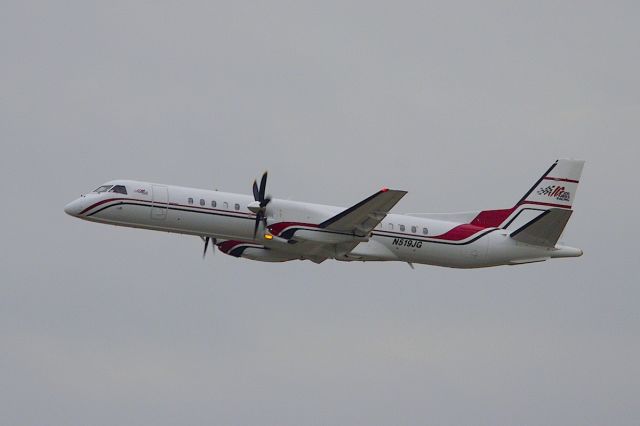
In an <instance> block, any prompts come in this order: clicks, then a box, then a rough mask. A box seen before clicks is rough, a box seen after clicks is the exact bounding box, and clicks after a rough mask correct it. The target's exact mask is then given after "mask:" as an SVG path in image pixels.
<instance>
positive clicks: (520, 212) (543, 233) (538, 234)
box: [471, 160, 584, 247]
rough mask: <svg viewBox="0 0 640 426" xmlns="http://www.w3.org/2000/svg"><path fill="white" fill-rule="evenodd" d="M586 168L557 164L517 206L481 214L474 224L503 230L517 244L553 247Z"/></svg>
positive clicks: (579, 163)
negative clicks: (520, 242) (519, 242)
mask: <svg viewBox="0 0 640 426" xmlns="http://www.w3.org/2000/svg"><path fill="white" fill-rule="evenodd" d="M583 166H584V161H582V160H557V161H556V162H555V163H553V164H552V165H551V167H549V169H548V170H547V171H546V172H545V173H544V174H543V175H542V177H540V179H538V180H537V181H536V183H535V184H534V185H533V186H532V187H531V189H529V191H527V193H525V194H524V196H523V197H522V198H521V199H520V201H518V202H517V203H516V205H515V206H513V207H512V208H510V209H502V210H485V211H482V212H480V213H479V214H478V215H477V216H476V217H475V218H474V219H473V221H471V224H472V225H477V226H483V227H496V228H502V229H505V230H507V231H509V232H510V235H511V237H513V238H514V239H516V240H519V241H522V242H527V243H530V244H536V245H543V246H547V247H553V246H554V245H555V244H556V242H557V241H558V239H559V238H560V236H561V235H562V231H563V230H564V227H565V225H566V224H567V221H568V220H569V217H570V216H571V213H572V210H571V206H572V205H573V202H574V200H575V197H576V190H577V189H578V182H579V181H580V175H581V174H582V167H583Z"/></svg>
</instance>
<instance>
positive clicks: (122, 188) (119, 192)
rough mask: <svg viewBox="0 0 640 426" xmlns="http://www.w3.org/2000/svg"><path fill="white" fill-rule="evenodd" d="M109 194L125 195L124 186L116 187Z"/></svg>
mask: <svg viewBox="0 0 640 426" xmlns="http://www.w3.org/2000/svg"><path fill="white" fill-rule="evenodd" d="M109 192H115V193H116V194H125V195H126V194H127V188H125V187H124V185H116V186H114V187H113V188H111V190H110V191H109Z"/></svg>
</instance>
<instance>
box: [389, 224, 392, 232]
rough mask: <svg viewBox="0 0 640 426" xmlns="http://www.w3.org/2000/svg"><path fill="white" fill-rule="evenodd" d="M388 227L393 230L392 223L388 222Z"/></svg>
mask: <svg viewBox="0 0 640 426" xmlns="http://www.w3.org/2000/svg"><path fill="white" fill-rule="evenodd" d="M389 229H391V230H392V231H393V223H389Z"/></svg>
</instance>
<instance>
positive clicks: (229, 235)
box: [64, 160, 584, 268]
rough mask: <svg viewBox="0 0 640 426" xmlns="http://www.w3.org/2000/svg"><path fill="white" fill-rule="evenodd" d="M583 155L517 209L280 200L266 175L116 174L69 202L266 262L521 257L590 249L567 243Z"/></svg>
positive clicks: (390, 193) (380, 197)
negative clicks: (185, 182) (186, 178)
mask: <svg viewBox="0 0 640 426" xmlns="http://www.w3.org/2000/svg"><path fill="white" fill-rule="evenodd" d="M583 165H584V161H577V160H558V161H556V162H555V163H554V164H553V165H552V166H551V167H550V168H549V169H548V170H547V171H546V172H545V173H544V174H543V175H542V177H541V178H540V179H539V180H538V181H537V182H536V183H535V184H534V185H533V186H532V187H531V189H529V191H527V192H526V193H525V194H524V196H523V197H522V198H521V199H520V201H518V202H517V203H516V204H515V205H514V206H513V207H511V208H507V209H500V210H485V211H476V212H468V213H439V214H419V215H401V214H393V213H390V210H391V209H392V208H393V207H394V206H395V205H396V203H398V201H400V199H401V198H402V197H404V195H405V194H406V193H407V192H406V191H399V190H394V189H387V188H383V189H381V190H379V191H378V192H376V193H375V194H373V195H371V196H369V197H367V198H365V199H364V200H362V201H360V202H359V203H357V204H355V205H353V206H351V207H349V208H347V209H344V208H341V207H334V206H328V205H321V204H310V203H304V202H297V201H290V200H282V199H277V198H271V197H269V196H267V195H265V194H266V184H267V173H266V172H265V173H264V175H263V176H262V179H261V181H260V184H259V185H258V183H257V182H256V181H254V183H253V197H251V196H247V195H243V194H233V193H227V192H221V191H211V190H206V189H195V188H185V187H180V186H173V185H161V184H155V183H149V182H139V181H133V180H114V181H111V182H107V183H105V184H104V185H102V186H100V187H99V188H97V189H96V190H95V191H93V192H91V193H89V194H86V195H83V196H81V197H80V198H78V199H77V200H75V201H72V202H71V203H69V204H68V205H67V206H66V207H65V209H64V210H65V212H66V213H68V214H70V215H72V216H75V217H78V218H80V219H85V220H88V221H92V222H99V223H107V224H111V225H119V226H128V227H132V228H143V229H151V230H156V231H168V232H176V233H180V234H188V235H196V236H199V237H201V238H202V239H203V241H204V253H203V256H204V255H205V254H206V252H207V247H208V245H209V241H212V243H213V244H212V248H213V249H215V246H217V247H218V248H219V249H220V251H222V252H223V253H226V254H229V255H231V256H235V257H244V258H247V259H252V260H260V261H265V262H285V261H288V260H294V259H301V260H304V259H307V260H311V261H313V262H316V263H320V262H322V261H324V260H326V259H336V260H342V261H356V260H357V261H401V262H407V263H409V265H411V266H413V263H421V264H427V265H437V266H447V267H453V268H481V267H488V266H497V265H518V264H524V263H532V262H541V261H545V260H547V259H552V258H559V257H577V256H581V255H582V250H580V249H577V248H573V247H568V246H564V245H559V244H558V240H559V238H560V236H561V234H562V232H563V230H564V228H565V225H566V224H567V222H568V220H569V217H570V216H571V213H572V212H573V210H571V206H572V204H573V202H574V199H575V195H576V190H577V187H578V182H579V179H580V175H581V173H582V167H583Z"/></svg>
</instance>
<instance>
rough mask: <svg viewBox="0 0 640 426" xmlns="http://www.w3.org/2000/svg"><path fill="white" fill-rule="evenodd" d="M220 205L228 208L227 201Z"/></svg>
mask: <svg viewBox="0 0 640 426" xmlns="http://www.w3.org/2000/svg"><path fill="white" fill-rule="evenodd" d="M222 205H223V206H224V208H225V209H228V208H229V203H227V202H226V201H225V202H224V203H222Z"/></svg>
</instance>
